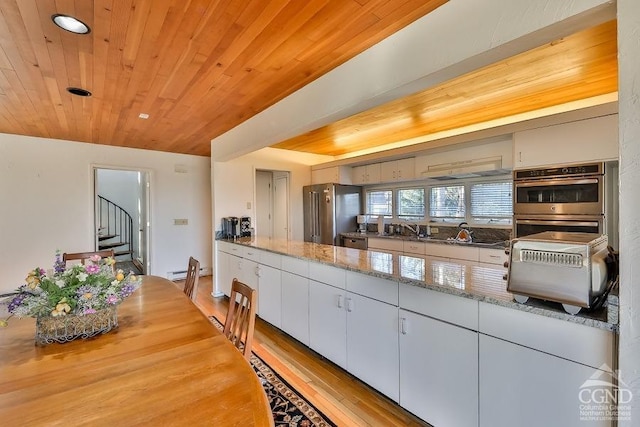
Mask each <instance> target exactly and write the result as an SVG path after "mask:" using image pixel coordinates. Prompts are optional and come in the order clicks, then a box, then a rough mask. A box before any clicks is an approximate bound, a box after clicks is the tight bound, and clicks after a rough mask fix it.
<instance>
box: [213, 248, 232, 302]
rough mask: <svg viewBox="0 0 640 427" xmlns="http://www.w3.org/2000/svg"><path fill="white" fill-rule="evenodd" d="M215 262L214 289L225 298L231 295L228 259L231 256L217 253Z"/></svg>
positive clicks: (220, 252)
mask: <svg viewBox="0 0 640 427" xmlns="http://www.w3.org/2000/svg"><path fill="white" fill-rule="evenodd" d="M217 257H218V258H217V260H216V287H217V290H218V291H220V292H223V293H224V294H225V295H226V296H229V294H230V293H231V281H232V280H233V277H231V272H230V269H229V263H230V262H231V261H230V258H231V257H232V255H230V254H228V253H226V252H222V251H218V254H217Z"/></svg>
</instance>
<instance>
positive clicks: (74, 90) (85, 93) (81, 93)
mask: <svg viewBox="0 0 640 427" xmlns="http://www.w3.org/2000/svg"><path fill="white" fill-rule="evenodd" d="M67 92H69V93H71V94H73V95H78V96H91V92H89V91H88V90H85V89H80V88H79V87H68V88H67Z"/></svg>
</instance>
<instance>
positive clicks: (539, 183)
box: [515, 178, 599, 187]
mask: <svg viewBox="0 0 640 427" xmlns="http://www.w3.org/2000/svg"><path fill="white" fill-rule="evenodd" d="M598 182H599V179H598V178H583V179H552V180H548V181H547V180H544V179H541V180H535V181H519V182H516V183H515V185H516V187H549V186H552V185H585V184H597V183H598Z"/></svg>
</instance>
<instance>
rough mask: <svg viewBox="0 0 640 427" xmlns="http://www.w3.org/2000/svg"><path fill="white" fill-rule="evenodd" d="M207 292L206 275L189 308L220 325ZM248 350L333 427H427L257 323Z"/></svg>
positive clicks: (219, 310)
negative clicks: (213, 318)
mask: <svg viewBox="0 0 640 427" xmlns="http://www.w3.org/2000/svg"><path fill="white" fill-rule="evenodd" d="M183 284H184V282H183V281H182V282H176V286H178V287H180V288H182V286H183ZM211 289H212V276H205V277H201V278H200V283H199V285H198V293H197V297H196V301H195V304H196V306H197V307H198V308H199V309H200V311H202V313H204V314H205V315H207V316H212V315H213V316H216V317H217V318H218V319H219V320H220V321H222V322H224V318H225V315H226V313H227V308H228V299H227V298H226V297H222V298H214V297H212V296H211ZM253 351H254V352H255V353H256V354H257V355H258V356H260V357H261V358H262V359H263V360H264V361H265V362H267V363H268V364H269V365H271V366H272V367H273V368H274V369H275V370H276V371H277V372H278V373H279V374H280V375H282V377H283V378H284V379H285V380H286V381H287V382H289V384H291V385H292V386H293V387H294V388H296V389H297V390H299V391H300V392H301V393H302V394H303V395H304V396H305V397H306V398H307V399H308V400H309V401H310V402H311V403H312V404H313V405H315V406H316V407H317V408H318V409H319V410H320V411H322V412H323V413H324V414H325V415H327V416H328V417H329V418H331V420H332V421H333V422H335V423H336V424H337V425H339V426H376V427H378V426H429V424H427V423H425V422H424V421H422V420H420V419H419V418H417V417H415V416H414V415H412V414H410V413H409V412H407V411H405V410H404V409H402V408H401V407H400V406H398V405H396V404H395V403H394V402H392V401H391V400H389V399H388V398H386V397H384V396H383V395H381V394H380V393H378V392H377V391H375V390H374V389H372V388H371V387H369V386H367V385H366V384H364V383H363V382H361V381H360V380H358V379H357V378H355V377H354V376H352V375H350V374H349V373H347V372H346V371H344V370H343V369H341V368H339V367H337V366H336V365H334V364H333V363H332V362H329V361H328V360H326V359H324V358H323V357H321V356H320V355H318V354H317V353H315V352H314V351H312V350H311V349H309V348H308V347H307V346H305V345H303V344H301V343H300V342H298V341H297V340H295V339H293V338H291V337H290V336H288V335H287V334H285V333H284V332H282V331H280V330H279V329H277V328H275V327H273V326H271V325H270V324H269V323H267V322H265V321H263V320H261V319H260V318H258V319H257V320H256V329H255V334H254V341H253Z"/></svg>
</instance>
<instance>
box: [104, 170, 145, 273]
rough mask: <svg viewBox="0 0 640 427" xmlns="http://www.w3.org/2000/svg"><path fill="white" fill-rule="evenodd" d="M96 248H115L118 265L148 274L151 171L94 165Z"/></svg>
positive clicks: (126, 269) (127, 269) (124, 268)
mask: <svg viewBox="0 0 640 427" xmlns="http://www.w3.org/2000/svg"><path fill="white" fill-rule="evenodd" d="M94 229H95V236H94V238H95V249H96V250H103V249H113V251H114V254H115V258H116V265H117V267H118V268H122V269H123V270H125V271H129V270H131V271H134V273H137V274H147V273H148V272H149V271H150V267H151V266H150V257H149V236H148V229H149V173H148V172H147V171H143V170H126V169H109V168H98V167H96V168H94Z"/></svg>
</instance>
